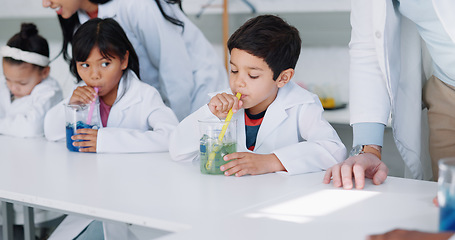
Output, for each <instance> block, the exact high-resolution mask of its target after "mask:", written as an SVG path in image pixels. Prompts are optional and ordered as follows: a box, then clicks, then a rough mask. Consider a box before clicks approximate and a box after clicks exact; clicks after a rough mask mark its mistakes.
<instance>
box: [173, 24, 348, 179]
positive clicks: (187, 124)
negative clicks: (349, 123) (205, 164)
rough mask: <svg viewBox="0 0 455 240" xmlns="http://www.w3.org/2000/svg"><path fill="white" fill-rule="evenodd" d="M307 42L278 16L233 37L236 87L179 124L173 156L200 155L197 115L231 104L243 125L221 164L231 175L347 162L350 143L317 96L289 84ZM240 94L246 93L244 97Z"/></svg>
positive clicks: (214, 115) (222, 114)
mask: <svg viewBox="0 0 455 240" xmlns="http://www.w3.org/2000/svg"><path fill="white" fill-rule="evenodd" d="M271 38H273V41H270V39H271ZM300 45H301V40H300V37H299V33H298V31H297V29H295V28H294V27H292V26H290V25H289V24H288V23H286V22H285V21H283V20H282V19H281V18H279V17H276V16H272V15H263V16H258V17H256V18H252V19H250V20H248V21H247V22H246V23H245V24H243V25H242V26H241V27H240V28H239V29H238V30H237V31H236V32H235V33H234V34H232V36H231V37H230V39H229V41H228V48H229V51H230V54H231V59H230V63H231V74H230V78H229V84H230V90H227V91H225V92H223V93H220V94H217V95H216V96H214V97H212V99H211V101H210V102H209V103H208V105H204V106H203V107H201V108H200V109H199V110H198V111H196V112H195V113H193V114H191V115H190V116H188V117H187V118H185V119H184V120H183V121H182V122H181V123H180V124H179V126H178V127H177V129H176V130H175V131H174V132H173V134H172V136H171V141H170V145H169V152H170V154H171V157H172V159H173V160H175V161H193V160H196V159H198V155H199V144H200V141H199V139H200V138H201V136H200V133H199V125H198V120H214V121H219V120H220V119H223V118H226V115H227V112H228V111H229V109H232V110H233V112H235V113H234V114H233V116H232V119H234V120H237V124H238V126H237V153H232V154H228V155H226V156H224V160H226V161H227V160H232V161H230V162H229V163H227V164H224V165H222V166H221V167H220V170H221V171H225V172H224V174H225V175H231V174H235V176H242V175H245V174H263V173H268V172H278V171H287V172H288V173H289V174H299V173H308V172H317V171H322V170H325V169H327V168H328V167H330V166H331V165H332V164H335V163H337V162H340V161H342V160H343V159H344V157H345V153H346V149H345V146H344V144H343V143H342V142H341V140H340V138H339V137H338V135H337V133H336V132H335V130H334V129H333V128H332V126H330V124H329V123H328V122H327V121H326V120H325V119H324V118H323V116H322V112H323V108H322V106H321V103H320V101H319V99H318V97H317V96H316V95H315V94H312V93H310V92H308V91H306V90H305V89H303V88H301V87H299V86H298V85H297V84H295V83H294V82H290V80H291V79H292V77H293V75H294V68H295V64H296V63H297V60H298V58H299V54H300V47H301V46H300ZM234 94H241V98H240V100H238V99H237V98H236V96H234ZM250 115H251V116H261V115H263V117H259V118H257V119H256V118H254V119H255V121H257V122H261V123H260V124H259V125H258V124H255V126H253V125H252V124H249V123H247V122H248V121H247V120H245V119H247V117H248V119H251V118H250V117H249V116H250ZM255 127H256V128H255ZM248 129H253V131H249V130H248ZM255 131H257V134H256V133H255ZM247 139H248V141H247ZM249 140H253V141H249ZM251 143H253V144H251ZM247 144H248V146H247ZM249 149H253V150H249ZM233 159H234V160H233Z"/></svg>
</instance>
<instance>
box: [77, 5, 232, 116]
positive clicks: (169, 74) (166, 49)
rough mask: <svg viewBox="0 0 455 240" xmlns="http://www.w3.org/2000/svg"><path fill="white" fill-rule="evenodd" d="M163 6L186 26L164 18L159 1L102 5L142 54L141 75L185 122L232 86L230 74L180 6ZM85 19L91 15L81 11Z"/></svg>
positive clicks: (101, 9)
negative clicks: (180, 25)
mask: <svg viewBox="0 0 455 240" xmlns="http://www.w3.org/2000/svg"><path fill="white" fill-rule="evenodd" d="M161 5H162V6H163V9H164V11H165V12H166V13H167V14H168V15H170V16H173V17H176V18H177V19H179V20H181V21H183V22H184V24H185V28H184V29H182V28H181V27H179V26H176V25H174V24H172V23H170V22H169V21H167V20H166V19H164V17H163V16H162V14H161V12H160V11H159V9H158V6H157V5H156V3H155V1H153V0H134V1H130V0H112V1H110V2H108V3H105V4H100V5H99V6H98V17H100V18H107V17H111V18H114V19H115V20H116V21H117V22H119V24H120V26H122V27H123V29H124V30H125V32H126V35H127V36H128V39H129V40H130V42H131V43H132V44H133V46H134V49H135V50H136V53H137V55H138V57H139V64H140V75H141V76H140V78H141V79H142V81H144V82H146V83H148V84H150V85H152V86H153V87H155V88H156V89H157V90H158V92H159V93H160V94H161V97H162V98H163V101H164V102H165V104H166V105H168V106H170V107H171V108H172V110H173V111H174V112H175V114H176V115H177V118H178V119H179V120H182V119H183V118H185V117H186V116H188V115H189V114H190V113H192V112H193V111H195V110H197V109H198V108H199V107H201V106H202V105H204V104H205V103H207V102H208V100H209V98H208V96H207V94H208V93H210V92H214V91H219V90H222V89H225V88H227V87H228V80H227V73H226V69H225V68H224V66H223V64H222V61H221V56H218V55H217V53H216V52H215V50H214V49H213V46H212V45H211V44H210V43H209V42H208V40H207V39H206V38H205V37H204V35H203V34H202V32H201V31H200V30H199V29H198V28H197V27H196V26H195V25H194V24H193V23H192V22H191V21H190V20H189V19H188V17H187V16H185V14H184V13H183V12H182V11H181V10H180V9H179V8H178V6H177V5H169V4H167V3H165V1H161ZM79 19H80V21H81V23H84V22H85V21H87V20H88V19H89V17H88V15H87V14H86V13H85V12H83V11H79Z"/></svg>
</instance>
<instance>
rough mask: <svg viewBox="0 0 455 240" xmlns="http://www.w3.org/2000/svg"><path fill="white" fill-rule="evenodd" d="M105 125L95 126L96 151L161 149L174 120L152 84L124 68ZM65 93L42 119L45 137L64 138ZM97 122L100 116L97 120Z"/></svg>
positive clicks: (66, 101) (163, 148) (167, 138)
mask: <svg viewBox="0 0 455 240" xmlns="http://www.w3.org/2000/svg"><path fill="white" fill-rule="evenodd" d="M118 89H119V90H118V93H117V99H116V100H115V103H114V105H112V108H111V111H110V113H109V118H108V121H107V127H105V128H103V127H101V128H100V129H99V130H98V136H97V142H96V148H97V152H98V153H132V152H165V151H168V141H169V136H170V134H171V132H172V131H173V130H174V128H175V126H177V124H178V120H177V118H176V117H175V114H174V113H173V112H172V110H171V109H170V108H168V107H167V106H166V105H164V103H163V101H162V100H161V97H160V95H159V93H158V91H156V89H155V88H153V87H151V86H149V85H148V84H146V83H143V82H141V81H140V80H139V79H138V78H137V76H136V74H134V72H133V71H131V70H128V71H127V72H126V73H125V74H124V75H123V77H122V79H121V80H120V83H119V88H118ZM70 98H71V96H69V97H68V98H67V99H65V100H63V101H62V102H60V103H59V104H57V105H56V106H55V107H53V108H52V109H51V110H50V111H49V112H48V114H47V115H46V118H45V120H44V133H45V136H46V138H47V139H48V140H51V141H57V140H62V139H65V137H66V132H65V123H66V121H65V106H64V103H69V99H70ZM99 121H100V122H99V125H100V126H102V124H101V119H100V120H99Z"/></svg>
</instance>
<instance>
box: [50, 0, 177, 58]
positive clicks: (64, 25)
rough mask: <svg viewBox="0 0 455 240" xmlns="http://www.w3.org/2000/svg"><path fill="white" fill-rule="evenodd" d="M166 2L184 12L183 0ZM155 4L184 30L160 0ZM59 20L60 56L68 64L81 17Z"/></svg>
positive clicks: (99, 0) (98, 0) (97, 0)
mask: <svg viewBox="0 0 455 240" xmlns="http://www.w3.org/2000/svg"><path fill="white" fill-rule="evenodd" d="M89 1H90V2H92V3H95V4H105V3H107V2H110V1H111V0H89ZM164 1H165V2H166V3H167V4H178V6H179V7H180V9H181V10H182V1H181V0H164ZM155 2H156V5H157V6H158V8H159V9H160V12H161V14H162V15H163V17H164V18H165V19H166V20H168V21H169V22H171V23H173V24H175V25H177V26H180V27H182V28H183V27H184V24H183V22H182V21H180V20H178V19H176V18H173V17H170V16H169V15H167V14H166V13H165V12H164V10H163V7H162V6H161V3H160V0H155ZM182 11H183V10H182ZM131 14H134V13H131ZM58 20H59V22H60V27H61V29H62V34H63V46H62V50H61V51H60V53H59V55H60V54H63V59H65V60H66V61H67V62H69V61H70V56H68V44H69V43H71V41H72V39H73V34H74V30H75V29H76V28H77V27H78V26H79V25H80V22H79V16H78V15H77V12H76V13H74V14H73V16H71V17H70V18H68V19H65V18H63V17H62V16H60V15H58Z"/></svg>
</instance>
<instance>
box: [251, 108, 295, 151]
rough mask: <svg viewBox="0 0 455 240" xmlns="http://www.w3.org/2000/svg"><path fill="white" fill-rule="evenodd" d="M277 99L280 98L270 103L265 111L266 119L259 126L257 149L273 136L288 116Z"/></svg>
mask: <svg viewBox="0 0 455 240" xmlns="http://www.w3.org/2000/svg"><path fill="white" fill-rule="evenodd" d="M277 100H278V99H275V101H274V102H273V103H272V104H270V106H269V108H268V109H267V112H266V113H265V116H264V120H263V121H262V124H261V126H260V127H259V132H258V136H257V138H256V145H255V147H254V149H255V150H258V149H259V148H260V147H261V145H262V144H263V143H264V142H265V141H267V139H268V138H273V136H272V133H273V132H274V131H275V129H276V128H277V127H278V126H279V125H281V123H282V122H283V121H284V120H285V119H286V118H287V117H288V115H287V113H286V111H285V108H284V106H283V105H282V103H280V101H277Z"/></svg>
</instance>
